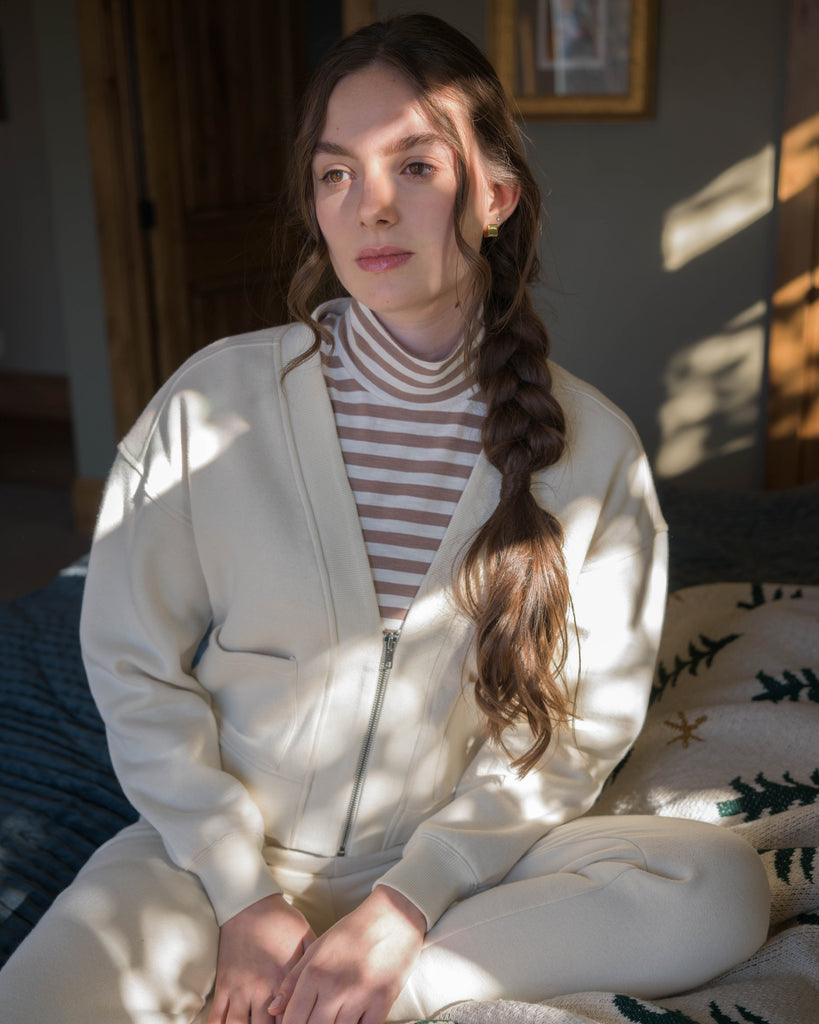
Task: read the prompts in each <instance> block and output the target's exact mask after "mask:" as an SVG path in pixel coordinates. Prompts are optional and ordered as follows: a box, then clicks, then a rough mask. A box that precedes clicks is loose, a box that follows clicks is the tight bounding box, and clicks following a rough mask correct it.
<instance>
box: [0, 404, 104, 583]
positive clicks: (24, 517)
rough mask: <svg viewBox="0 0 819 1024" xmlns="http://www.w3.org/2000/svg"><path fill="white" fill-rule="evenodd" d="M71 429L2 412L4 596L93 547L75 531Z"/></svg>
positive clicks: (45, 578) (0, 565)
mask: <svg viewBox="0 0 819 1024" xmlns="http://www.w3.org/2000/svg"><path fill="white" fill-rule="evenodd" d="M74 475H75V470H74V457H73V444H72V439H71V429H70V426H69V424H68V423H66V422H64V421H61V420H37V419H32V418H30V417H28V418H19V419H18V418H15V417H0V601H8V600H10V599H11V598H13V597H17V596H18V595H20V594H25V593H28V592H29V591H31V590H37V589H39V588H40V587H43V586H45V585H46V584H47V583H48V582H49V581H50V580H51V579H52V578H53V577H54V576H55V575H56V573H58V572H59V571H60V569H62V568H64V567H65V566H66V565H69V564H70V563H71V562H73V561H74V560H75V559H76V558H78V557H79V556H80V555H82V554H84V553H85V552H86V551H87V550H88V546H89V539H88V538H87V537H82V536H78V535H77V534H76V533H75V532H74V526H73V519H72V509H71V482H72V480H73V479H74Z"/></svg>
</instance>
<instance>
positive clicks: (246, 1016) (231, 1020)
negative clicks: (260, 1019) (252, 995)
mask: <svg viewBox="0 0 819 1024" xmlns="http://www.w3.org/2000/svg"><path fill="white" fill-rule="evenodd" d="M249 1020H250V1004H249V1003H248V1001H247V999H239V998H238V997H236V998H234V999H231V1001H230V1003H229V1004H228V1012H227V1016H226V1017H225V1024H247V1022H248V1021H249Z"/></svg>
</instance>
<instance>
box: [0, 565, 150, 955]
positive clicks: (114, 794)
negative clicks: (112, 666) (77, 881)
mask: <svg viewBox="0 0 819 1024" xmlns="http://www.w3.org/2000/svg"><path fill="white" fill-rule="evenodd" d="M84 581H85V572H84V569H83V568H82V567H81V566H76V567H72V568H71V569H69V570H67V571H66V572H64V573H63V574H61V575H60V576H58V577H57V578H56V579H55V580H54V581H53V582H52V583H51V584H50V585H49V586H48V587H46V588H45V589H43V590H40V591H37V592H35V593H32V594H27V595H26V596H24V597H21V598H18V599H17V600H15V601H11V602H9V603H7V604H2V605H0V698H1V699H2V715H0V964H2V963H4V962H5V961H6V959H7V958H8V956H9V954H10V953H11V952H12V951H13V950H14V948H15V947H16V946H17V944H18V943H19V942H20V941H21V940H22V939H23V937H24V936H25V935H26V934H27V933H28V931H29V930H30V928H31V927H32V926H33V925H34V924H35V922H36V921H38V920H39V918H40V917H41V916H42V914H43V913H44V911H45V910H46V909H47V908H48V906H49V904H50V903H51V901H52V900H53V899H54V897H55V896H56V894H57V893H58V892H59V891H60V890H61V889H64V888H65V887H66V885H68V883H69V882H70V881H71V879H72V878H73V877H74V875H75V874H76V873H77V871H78V870H79V868H80V867H81V866H82V864H83V863H84V862H85V861H86V860H87V859H88V857H89V856H90V855H91V853H92V852H93V851H94V850H95V849H96V847H97V846H99V845H100V844H101V843H102V842H104V841H105V840H106V839H107V838H108V837H109V836H111V835H113V834H114V832H117V831H118V830H119V829H120V828H122V827H123V826H124V825H126V824H128V823H129V822H131V821H133V820H134V819H135V818H136V814H135V812H134V810H133V808H132V807H131V806H130V804H129V803H128V801H127V800H126V799H125V797H124V796H123V794H122V790H121V789H120V787H119V784H118V783H117V781H116V779H115V778H114V774H113V771H112V769H111V762H110V759H109V757H108V748H107V745H106V742H105V730H104V728H103V725H102V721H101V720H100V717H99V714H98V713H97V709H96V707H95V705H94V702H93V700H92V699H91V694H90V693H89V691H88V685H87V683H86V679H85V672H84V670H83V667H82V661H81V659H80V649H79V643H78V641H77V629H78V625H79V616H80V604H81V601H82V589H83V583H84Z"/></svg>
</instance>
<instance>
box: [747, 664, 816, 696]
mask: <svg viewBox="0 0 819 1024" xmlns="http://www.w3.org/2000/svg"><path fill="white" fill-rule="evenodd" d="M800 674H801V675H802V677H803V678H804V680H805V681H804V682H802V680H801V679H800V678H799V676H800ZM756 678H757V679H758V680H759V681H760V683H762V685H763V686H764V687H765V692H764V693H757V694H756V695H755V696H753V697H752V698H751V700H769V701H771V702H772V703H774V704H778V703H779V702H780V701H781V700H791V701H797V700H799V698H800V697H802V696H804V697H807V699H808V700H812V701H813V702H814V704H819V676H817V675H816V673H815V672H814V671H813V669H810V668H803V669H802V671H801V673H798V672H791V671H790V670H789V669H783V671H782V679H781V680H780V679H775V678H774V677H773V676H769V675H768V673H767V672H757V674H756Z"/></svg>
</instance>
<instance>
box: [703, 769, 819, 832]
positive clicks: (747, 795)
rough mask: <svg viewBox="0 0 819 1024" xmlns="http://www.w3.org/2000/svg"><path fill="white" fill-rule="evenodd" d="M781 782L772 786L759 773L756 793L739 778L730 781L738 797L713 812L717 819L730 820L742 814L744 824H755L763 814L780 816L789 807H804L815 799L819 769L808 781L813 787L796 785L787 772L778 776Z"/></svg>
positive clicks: (720, 805) (755, 780) (724, 801)
mask: <svg viewBox="0 0 819 1024" xmlns="http://www.w3.org/2000/svg"><path fill="white" fill-rule="evenodd" d="M782 778H783V779H784V780H785V781H784V783H783V782H772V781H771V780H770V779H766V778H765V775H764V774H763V773H762V772H760V773H759V774H758V775H757V776H756V778H755V779H754V782H755V783H756V784H757V786H760V787H761V788H760V789H754V787H753V786H751V785H750V784H749V783H747V782H743V781H742V776H737V778H735V779H733V780H732V781H731V785H732V786H733V788H734V789H735V790H736V791H737V793H739V794H740V795H739V797H737V798H736V799H735V800H721V801H719V802H718V803H717V810H718V812H719V816H720V817H721V818H730V817H732V816H733V815H735V814H744V815H745V819H744V820H745V821H758V820H759V818H761V817H762V816H763V815H764V814H765V813H766V812H767V813H768V814H782V812H783V811H787V810H790V808H791V807H808V806H809V805H810V804H813V803H815V802H816V800H817V798H819V768H817V769H816V770H815V771H814V772H812V774H811V776H810V778H811V782H813V783H815V785H813V786H811V785H808V783H806V782H797V781H796V779H794V778H793V777H792V776H791V774H790V772H785V773H784V774H783V776H782Z"/></svg>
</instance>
